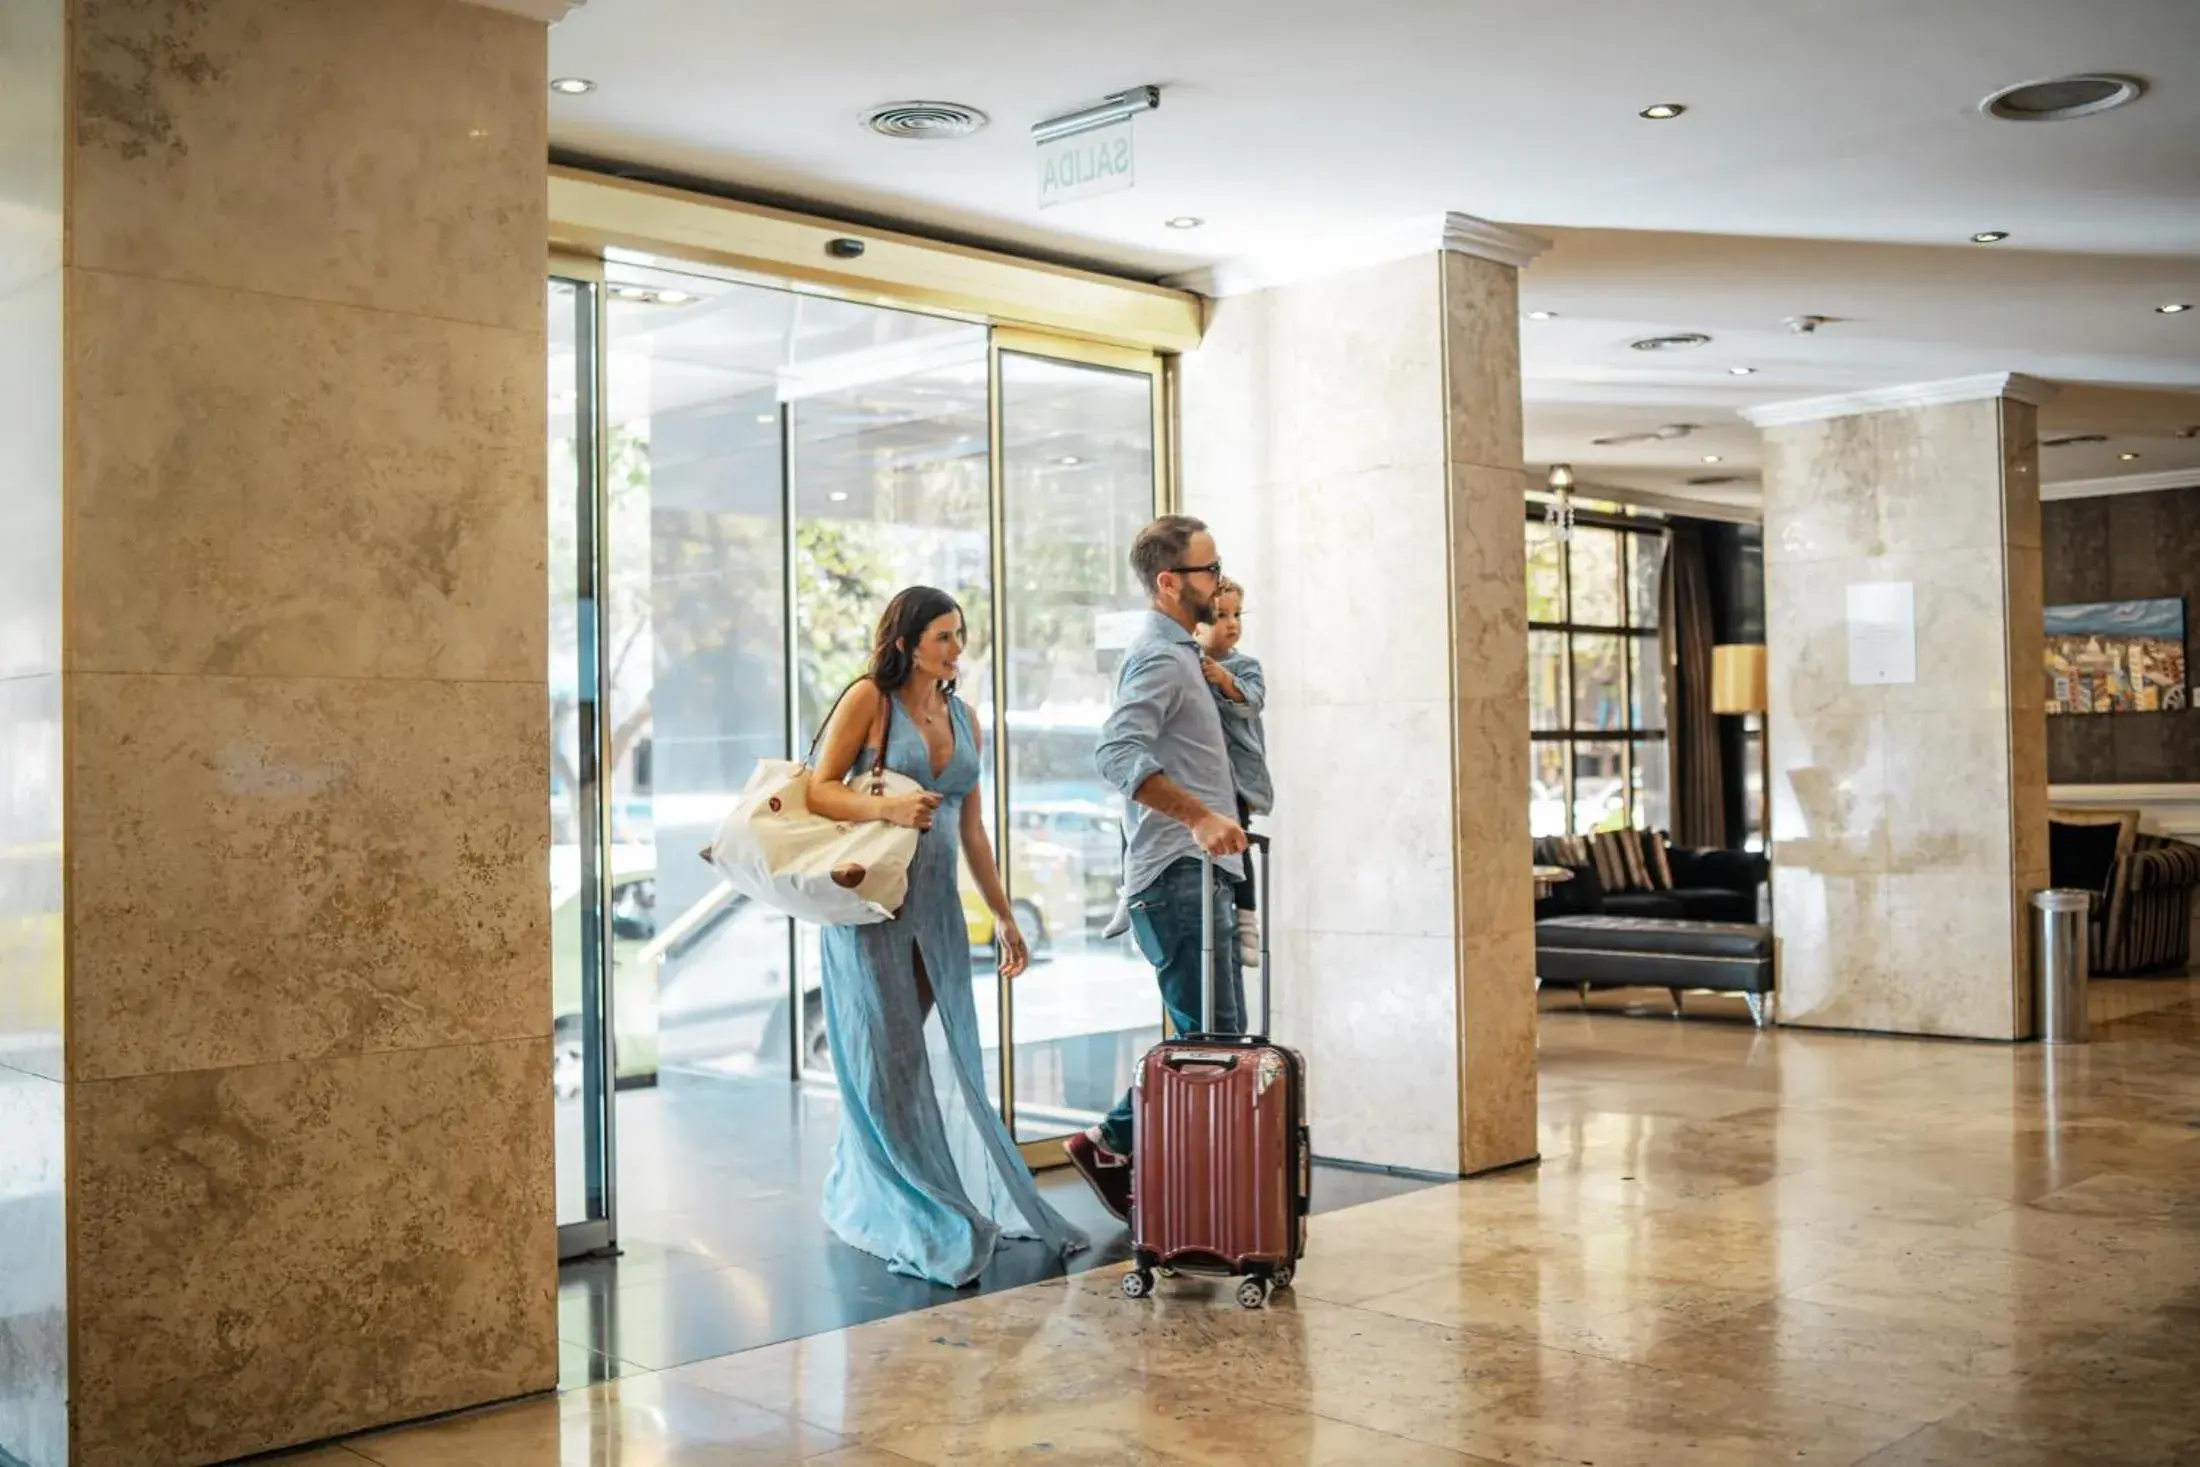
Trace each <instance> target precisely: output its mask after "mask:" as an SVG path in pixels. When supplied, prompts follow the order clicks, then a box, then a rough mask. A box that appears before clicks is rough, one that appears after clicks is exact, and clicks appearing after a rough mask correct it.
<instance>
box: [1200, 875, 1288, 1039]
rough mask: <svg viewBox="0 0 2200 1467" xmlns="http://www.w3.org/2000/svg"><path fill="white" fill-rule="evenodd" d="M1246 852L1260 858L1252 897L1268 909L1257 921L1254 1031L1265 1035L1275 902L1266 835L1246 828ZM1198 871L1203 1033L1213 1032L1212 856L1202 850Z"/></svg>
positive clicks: (1270, 977)
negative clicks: (1257, 984)
mask: <svg viewBox="0 0 2200 1467" xmlns="http://www.w3.org/2000/svg"><path fill="white" fill-rule="evenodd" d="M1245 838H1246V841H1247V843H1248V847H1247V851H1246V854H1247V855H1251V854H1252V853H1253V852H1255V851H1257V852H1259V853H1260V860H1259V861H1258V862H1257V863H1256V864H1257V866H1258V868H1259V869H1258V870H1257V872H1256V873H1255V875H1254V878H1253V899H1254V901H1255V902H1256V903H1257V904H1258V905H1259V906H1260V908H1261V909H1262V910H1263V911H1265V912H1267V913H1268V916H1269V920H1268V921H1266V922H1263V923H1261V924H1260V1027H1259V1028H1258V1029H1255V1030H1254V1031H1253V1032H1254V1033H1255V1034H1260V1035H1266V1034H1267V1033H1268V1024H1269V1018H1270V1015H1269V1011H1268V1008H1269V1005H1268V999H1269V991H1270V983H1271V982H1272V980H1273V978H1274V975H1275V969H1274V968H1273V967H1272V966H1271V965H1270V963H1269V961H1268V933H1269V929H1270V928H1271V927H1273V926H1274V925H1275V924H1274V919H1275V914H1276V904H1275V901H1274V898H1273V895H1272V893H1271V892H1270V891H1269V883H1268V837H1267V836H1265V835H1254V834H1253V833H1252V832H1250V831H1247V832H1246V837H1245ZM1199 874H1200V877H1201V881H1202V884H1203V885H1204V886H1205V887H1206V891H1205V893H1204V895H1205V897H1206V900H1205V901H1203V902H1201V903H1200V907H1199V971H1200V973H1201V975H1202V981H1201V984H1200V990H1199V1030H1200V1033H1202V1034H1207V1035H1211V1034H1213V1033H1214V1032H1215V858H1214V857H1213V856H1210V855H1208V854H1207V852H1205V851H1204V850H1203V851H1201V852H1200V853H1199Z"/></svg>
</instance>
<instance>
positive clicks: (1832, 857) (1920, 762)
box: [1751, 374, 2051, 1039]
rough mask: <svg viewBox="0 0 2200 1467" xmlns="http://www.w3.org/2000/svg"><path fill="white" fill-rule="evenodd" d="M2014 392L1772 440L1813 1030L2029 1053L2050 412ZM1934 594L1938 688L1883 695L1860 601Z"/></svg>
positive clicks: (1960, 390) (1797, 964)
mask: <svg viewBox="0 0 2200 1467" xmlns="http://www.w3.org/2000/svg"><path fill="white" fill-rule="evenodd" d="M2050 390H2051V389H2048V388H2047V387H2046V386H2045V385H2044V384H2041V383H2036V382H2032V381H2030V380H2028V379H2025V378H2022V377H2016V376H2010V375H2005V374H2004V375H1995V376H1991V377H1984V378H1970V379H1963V380H1960V381H1954V382H1945V383H1932V384H1927V385H1924V386H1920V387H1914V388H1903V389H1897V390H1893V391H1888V392H1879V393H1865V394H1859V395H1857V396H1854V397H1848V398H1832V399H1823V400H1817V401H1811V402H1802V403H1790V404H1779V405H1774V406H1772V407H1769V408H1763V409H1758V410H1756V411H1755V412H1753V413H1752V414H1751V416H1752V418H1753V420H1754V421H1756V422H1757V423H1758V425H1759V426H1761V427H1763V428H1764V429H1765V468H1764V487H1765V598H1766V638H1767V642H1768V645H1769V649H1770V650H1769V661H1770V664H1771V676H1770V688H1769V701H1770V703H1771V705H1772V707H1771V713H1770V719H1769V724H1770V738H1771V745H1770V748H1771V762H1772V782H1773V789H1772V827H1773V883H1772V891H1773V908H1774V929H1775V932H1776V935H1777V939H1778V943H1779V961H1780V969H1779V985H1780V1013H1781V1017H1782V1019H1783V1020H1784V1021H1785V1022H1787V1023H1790V1024H1805V1025H1820V1026H1826V1027H1831V1028H1841V1029H1869V1030H1878V1031H1883V1032H1890V1033H1902V1034H1937V1035H1953V1036H1962V1037H1966V1038H1973V1039H2017V1038H2022V1037H2024V1036H2025V1035H2026V1034H2028V1033H2029V1032H2030V1031H2031V1025H2032V1015H2031V993H2030V978H2029V943H2028V937H2027V911H2026V899H2027V895H2028V893H2029V892H2030V891H2032V890H2034V889H2036V888H2039V887H2042V886H2045V885H2046V884H2047V725H2046V713H2045V711H2044V707H2045V692H2044V683H2043V679H2044V675H2045V674H2044V671H2043V663H2042V655H2043V645H2044V637H2043V633H2042V627H2041V604H2040V603H2041V582H2042V574H2041V555H2040V499H2039V472H2038V453H2039V450H2038V428H2037V417H2036V404H2037V403H2038V402H2039V400H2040V399H2041V398H2042V397H2043V396H2044V395H2045V394H2046V393H2047V392H2048V391H2050ZM1866 583H1896V584H1905V585H1908V586H1909V587H1911V588H1912V589H1911V596H1912V599H1913V602H1914V605H1915V616H1916V631H1915V650H1916V675H1915V678H1914V680H1911V681H1907V682H1895V683H1872V682H1859V681H1857V680H1856V675H1857V669H1856V668H1855V667H1853V666H1852V664H1851V654H1850V628H1849V621H1848V588H1849V587H1851V586H1854V585H1858V584H1866Z"/></svg>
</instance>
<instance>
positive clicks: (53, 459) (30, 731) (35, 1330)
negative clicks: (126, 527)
mask: <svg viewBox="0 0 2200 1467" xmlns="http://www.w3.org/2000/svg"><path fill="white" fill-rule="evenodd" d="M64 34H65V30H64V21H63V3H62V0H10V3H9V4H7V5H6V6H0V526H4V532H0V1459H10V1458H12V1459H13V1460H15V1461H20V1462H23V1463H26V1464H28V1467H61V1464H62V1463H63V1462H64V1461H65V1460H66V1454H67V1446H68V1442H67V1438H68V1425H67V1420H68V1417H67V1412H68V1406H67V1401H68V1317H67V1304H68V1288H67V1273H66V1263H67V1253H68V1233H67V1224H66V1216H65V1205H64V1204H65V1191H64V1182H65V1168H64V1157H63V1151H64V1145H63V1142H64V1129H63V1128H64V1120H63V1118H64V1115H65V1093H64V1090H63V1073H64V1072H63V1064H62V1028H61V1023H62V988H63V968H62V941H61V935H62V934H61V923H62V915H61V914H62V900H61V898H62V889H61V828H62V807H61V800H62V778H61V775H62V765H61V761H62V739H61V431H62V427H61V387H60V383H61V298H62V297H61V268H62V202H63V201H62V187H63V185H62V174H63V168H62V47H63V44H64Z"/></svg>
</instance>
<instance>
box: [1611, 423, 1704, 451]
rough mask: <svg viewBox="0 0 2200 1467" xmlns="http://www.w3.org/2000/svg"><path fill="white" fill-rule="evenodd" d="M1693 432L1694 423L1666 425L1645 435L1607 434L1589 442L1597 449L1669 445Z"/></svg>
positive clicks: (1694, 428)
mask: <svg viewBox="0 0 2200 1467" xmlns="http://www.w3.org/2000/svg"><path fill="white" fill-rule="evenodd" d="M1695 431H1696V425H1695V424H1694V423H1667V424H1665V425H1664V426H1663V427H1658V428H1652V429H1650V430H1649V431H1648V432H1646V433H1608V434H1606V435H1605V436H1604V437H1602V438H1592V439H1590V440H1589V441H1590V442H1591V443H1594V444H1595V445H1596V446H1597V447H1599V448H1617V447H1619V446H1620V445H1622V444H1625V443H1671V442H1673V441H1674V440H1676V439H1680V438H1686V437H1687V436H1688V435H1689V434H1691V433H1693V432H1695Z"/></svg>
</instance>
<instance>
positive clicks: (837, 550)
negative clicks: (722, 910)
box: [779, 296, 1000, 1076]
mask: <svg viewBox="0 0 2200 1467" xmlns="http://www.w3.org/2000/svg"><path fill="white" fill-rule="evenodd" d="M789 299H791V300H792V301H793V302H794V304H795V318H794V320H793V322H792V323H791V325H790V329H789V331H788V333H787V335H786V338H785V345H784V351H785V355H784V359H783V360H782V362H781V363H780V379H779V380H780V397H781V400H782V414H783V418H784V423H785V431H786V441H787V474H788V480H789V495H788V498H789V502H790V504H791V506H792V512H793V526H794V529H793V534H792V537H791V546H790V551H789V564H790V565H791V567H792V571H793V593H792V595H791V597H790V612H791V620H792V625H793V627H794V637H793V640H792V647H791V655H790V661H791V664H792V666H793V668H794V688H795V696H794V731H795V735H796V740H797V746H798V747H799V748H801V749H805V750H806V749H808V748H809V746H810V741H811V740H812V739H814V738H815V737H816V736H817V733H818V730H819V728H820V727H821V726H822V724H823V723H824V721H825V719H826V717H827V716H828V715H829V714H830V712H831V711H832V707H833V704H834V702H835V701H836V700H837V699H838V698H839V696H840V694H841V692H842V691H843V690H844V689H845V688H846V687H847V686H848V684H849V683H851V682H853V681H854V680H855V679H856V678H858V677H860V676H861V675H862V674H863V672H864V670H865V669H866V668H867V667H868V666H869V663H870V650H871V641H872V637H873V634H874V631H875V629H876V626H877V623H878V618H879V614H880V613H881V612H883V611H884V610H885V609H886V603H887V601H888V600H889V599H890V598H891V597H892V596H893V595H894V593H895V592H896V591H899V590H901V589H903V588H904V587H907V586H915V585H923V586H934V587H937V588H938V589H940V590H942V591H945V592H947V593H948V594H949V595H950V596H953V597H954V598H955V599H956V600H957V601H958V602H960V603H961V605H962V609H963V618H964V623H965V625H966V627H967V629H968V631H969V638H970V640H969V643H968V645H967V646H966V648H965V649H964V653H963V676H962V680H961V682H960V684H959V686H958V687H957V688H956V696H958V697H959V698H961V699H962V701H963V702H964V703H965V704H967V705H968V707H969V709H970V711H971V713H972V715H973V717H974V718H975V719H976V720H977V724H978V727H979V728H980V729H982V730H990V728H991V726H992V722H993V716H994V714H993V702H994V693H993V652H992V648H993V532H992V514H991V510H990V507H989V506H990V502H991V493H992V451H991V445H990V442H989V439H988V435H987V431H986V428H987V413H988V395H987V383H986V366H987V358H986V332H985V328H984V327H983V326H977V325H972V324H969V323H967V322H962V321H951V320H943V319H940V318H937V317H932V316H922V315H916V314H914V313H911V312H908V311H892V310H883V309H880V308H878V307H875V306H864V305H856V304H853V303H850V302H845V301H831V300H821V299H818V298H816V297H809V296H793V297H789ZM991 752H992V751H991V748H990V746H989V747H988V749H987V755H988V758H987V761H986V768H987V771H988V773H987V775H986V777H985V782H984V784H983V786H982V787H981V789H979V790H977V791H974V792H973V793H972V795H971V798H972V799H976V800H979V801H980V807H981V809H982V810H983V811H984V812H985V819H986V829H987V832H988V834H989V835H991V834H994V831H993V819H992V810H993V804H992V801H993V785H992V780H991V773H990V771H991V768H992V760H991ZM961 887H962V906H963V919H964V926H965V928H966V929H967V930H968V932H969V937H970V945H971V949H972V955H971V956H972V962H971V969H972V979H973V983H974V987H975V990H976V994H975V996H976V1000H977V1006H978V1032H979V1035H980V1040H981V1043H982V1045H983V1047H984V1049H985V1051H986V1057H987V1064H988V1066H989V1068H990V1067H991V1066H992V1065H993V1064H995V1063H996V1062H997V1061H996V1052H997V1045H998V1042H999V1032H1000V1030H999V1024H998V1021H997V1014H998V1003H997V1001H996V993H997V990H996V986H995V981H994V976H993V969H994V950H993V946H994V945H993V921H992V917H991V914H990V913H988V912H987V911H986V909H985V904H984V902H983V901H982V900H981V899H980V898H979V896H978V889H977V885H976V883H975V882H974V881H973V880H972V878H971V876H970V873H969V871H968V870H967V868H966V869H965V870H964V871H962V872H961ZM796 939H797V968H798V971H799V972H800V974H801V977H802V1012H803V1023H804V1033H805V1034H806V1035H807V1036H809V1039H808V1041H807V1042H806V1044H805V1046H804V1050H803V1055H802V1071H803V1073H805V1074H807V1075H811V1076H825V1075H829V1074H830V1073H831V1059H830V1057H829V1055H828V1054H827V1053H826V1049H825V1019H824V1013H823V1011H822V1007H821V1005H819V1003H818V1002H817V995H818V993H819V992H820V988H821V984H822V981H823V980H822V974H821V970H820V967H819V957H818V930H817V929H816V928H815V927H810V926H807V925H801V926H798V928H797V933H796Z"/></svg>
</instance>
